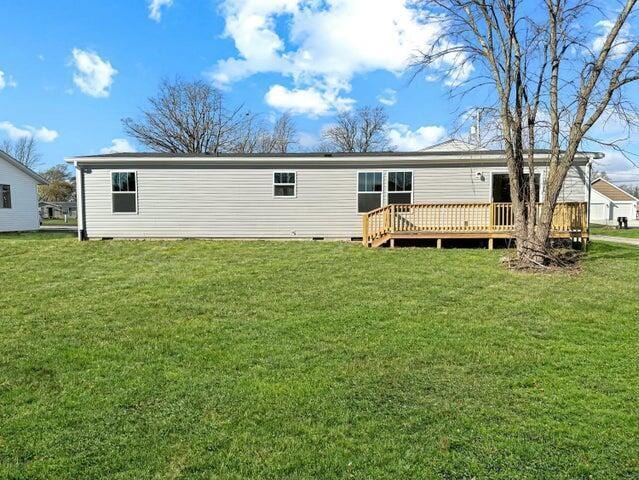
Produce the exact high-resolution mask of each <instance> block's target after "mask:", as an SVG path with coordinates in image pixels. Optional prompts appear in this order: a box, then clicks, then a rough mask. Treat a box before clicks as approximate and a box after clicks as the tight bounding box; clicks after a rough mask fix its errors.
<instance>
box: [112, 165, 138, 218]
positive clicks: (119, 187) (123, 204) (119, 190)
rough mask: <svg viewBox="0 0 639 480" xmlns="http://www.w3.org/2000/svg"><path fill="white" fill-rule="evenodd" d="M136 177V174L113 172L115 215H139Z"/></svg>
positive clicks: (113, 205) (113, 206)
mask: <svg viewBox="0 0 639 480" xmlns="http://www.w3.org/2000/svg"><path fill="white" fill-rule="evenodd" d="M136 176H137V175H136V173H135V172H111V199H112V208H113V213H137V211H138V197H137V182H136V180H137V179H136Z"/></svg>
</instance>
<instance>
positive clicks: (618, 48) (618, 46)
mask: <svg viewBox="0 0 639 480" xmlns="http://www.w3.org/2000/svg"><path fill="white" fill-rule="evenodd" d="M614 25H615V23H614V22H612V21H610V20H600V21H599V22H597V23H595V27H596V28H598V29H599V30H601V35H599V36H597V37H595V38H594V40H593V41H592V49H593V51H594V52H595V53H599V51H601V49H602V48H603V46H604V43H605V42H606V39H607V38H608V34H609V33H610V31H611V30H612V27H614ZM630 45H631V40H630V38H629V36H628V29H627V28H625V29H623V28H622V29H621V30H620V31H619V35H617V39H616V41H615V42H614V43H613V45H612V50H611V51H610V55H611V57H612V58H617V57H621V56H623V55H625V54H626V53H628V51H629V50H630Z"/></svg>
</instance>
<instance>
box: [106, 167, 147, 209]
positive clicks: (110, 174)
mask: <svg viewBox="0 0 639 480" xmlns="http://www.w3.org/2000/svg"><path fill="white" fill-rule="evenodd" d="M114 173H133V174H135V212H114V211H113V195H114V194H115V195H117V194H118V193H124V194H128V195H130V194H131V193H134V192H114V191H113V174H114ZM109 184H110V185H111V214H113V215H137V214H138V212H139V209H140V207H139V204H138V171H137V170H110V171H109Z"/></svg>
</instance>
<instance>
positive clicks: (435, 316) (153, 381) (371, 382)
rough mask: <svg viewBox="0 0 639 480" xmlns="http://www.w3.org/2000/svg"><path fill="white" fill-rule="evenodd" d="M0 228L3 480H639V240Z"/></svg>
mask: <svg viewBox="0 0 639 480" xmlns="http://www.w3.org/2000/svg"><path fill="white" fill-rule="evenodd" d="M501 255H503V251H501V252H500V251H492V252H490V251H487V250H479V249H476V250H443V251H438V250H435V249H410V248H406V249H395V250H389V249H380V250H368V249H364V248H362V247H361V246H359V245H354V244H345V243H322V242H317V243H311V242H257V241H256V242H230V241H219V242H215V241H193V240H188V241H174V242H159V241H158V242H136V241H110V242H83V243H80V242H77V241H76V240H75V239H74V238H73V237H72V236H68V235H64V234H57V235H43V234H39V235H38V234H30V235H5V236H0V259H1V260H0V261H1V268H0V285H1V286H2V288H1V289H0V305H2V308H0V326H1V329H2V330H1V333H2V334H1V335H0V478H14V479H18V478H19V479H27V478H29V479H44V478H57V479H85V478H86V479H89V478H119V479H123V478H131V479H145V478H196V479H204V478H206V479H208V478H214V479H262V478H268V479H306V478H308V479H310V478H314V479H334V478H335V479H349V478H355V479H421V478H445V479H461V478H467V479H470V478H478V479H485V478H490V479H495V478H497V479H513V478H517V479H529V478H538V479H550V478H553V479H562V478H563V479H576V478H584V479H585V478H596V479H608V478H627V479H636V478H638V477H639V455H638V453H639V423H638V412H639V410H638V408H637V405H638V403H637V402H638V398H639V369H638V368H637V367H638V364H637V358H638V357H637V352H638V350H637V348H638V345H639V332H638V328H637V325H638V320H639V302H638V299H639V249H637V248H633V247H624V246H617V245H614V246H613V245H607V244H597V243H596V242H595V243H593V245H592V247H591V251H590V254H589V255H588V258H587V259H586V260H585V261H584V264H583V272H582V273H581V274H578V275H568V274H560V275H553V276H545V275H528V274H520V273H513V272H509V271H506V270H504V269H503V268H501V267H500V266H499V265H498V261H499V257H500V256H501Z"/></svg>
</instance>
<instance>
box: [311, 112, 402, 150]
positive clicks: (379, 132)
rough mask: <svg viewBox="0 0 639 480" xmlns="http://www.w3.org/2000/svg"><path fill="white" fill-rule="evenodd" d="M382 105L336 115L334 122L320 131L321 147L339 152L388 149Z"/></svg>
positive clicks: (385, 121)
mask: <svg viewBox="0 0 639 480" xmlns="http://www.w3.org/2000/svg"><path fill="white" fill-rule="evenodd" d="M387 121H388V116H387V115H386V111H385V110H384V108H382V107H375V108H371V107H363V108H360V109H359V110H357V111H355V112H343V113H340V114H339V115H337V118H336V121H335V123H334V124H332V125H329V126H328V127H326V128H325V129H324V131H323V132H322V140H323V147H322V148H323V149H325V150H329V151H339V152H379V151H388V150H390V143H389V141H388V132H387V129H386V123H387Z"/></svg>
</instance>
